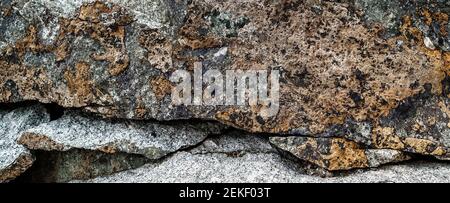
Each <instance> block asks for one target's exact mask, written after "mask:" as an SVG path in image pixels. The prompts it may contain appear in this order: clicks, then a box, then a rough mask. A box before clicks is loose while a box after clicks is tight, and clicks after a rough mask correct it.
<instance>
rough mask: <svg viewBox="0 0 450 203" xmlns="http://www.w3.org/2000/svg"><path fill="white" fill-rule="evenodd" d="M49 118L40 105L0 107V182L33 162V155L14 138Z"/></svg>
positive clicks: (14, 176)
mask: <svg viewBox="0 0 450 203" xmlns="http://www.w3.org/2000/svg"><path fill="white" fill-rule="evenodd" d="M49 120H50V116H49V115H48V114H47V113H46V110H45V108H44V107H43V106H42V105H32V106H29V107H24V108H16V109H13V110H2V109H0V182H6V181H10V180H12V179H14V178H16V177H17V176H19V175H20V174H22V173H23V172H24V171H25V170H26V169H28V168H29V167H30V166H31V165H32V164H33V161H34V156H33V155H32V154H31V153H30V152H29V151H28V149H26V148H25V147H23V146H21V145H19V144H17V143H16V140H17V139H18V138H19V137H20V135H21V133H22V131H24V130H26V129H28V128H31V127H33V126H37V125H39V124H41V123H43V122H48V121H49Z"/></svg>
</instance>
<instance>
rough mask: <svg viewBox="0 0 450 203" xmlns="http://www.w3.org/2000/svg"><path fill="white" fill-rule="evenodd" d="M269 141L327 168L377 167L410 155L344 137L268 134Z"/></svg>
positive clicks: (331, 169)
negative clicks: (374, 147) (276, 135)
mask: <svg viewBox="0 0 450 203" xmlns="http://www.w3.org/2000/svg"><path fill="white" fill-rule="evenodd" d="M270 143H272V144H273V145H274V146H276V147H277V148H279V149H280V150H283V151H287V152H289V153H291V154H293V155H294V156H295V157H297V158H299V159H302V160H306V161H309V162H311V163H314V164H316V165H318V166H320V167H322V168H325V169H327V170H330V171H338V170H349V169H355V168H369V167H378V166H380V165H382V164H386V163H393V162H400V161H405V160H408V159H410V158H411V157H410V156H408V155H407V154H405V153H403V152H401V151H397V150H391V149H367V147H366V146H362V145H359V144H357V143H355V142H352V141H349V140H346V139H344V138H307V137H271V138H270Z"/></svg>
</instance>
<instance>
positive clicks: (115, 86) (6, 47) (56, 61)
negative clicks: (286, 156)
mask: <svg viewBox="0 0 450 203" xmlns="http://www.w3.org/2000/svg"><path fill="white" fill-rule="evenodd" d="M308 2H309V1H308ZM313 2H315V1H313ZM318 2H321V3H305V1H300V0H298V1H297V0H283V1H264V0H256V1H253V0H252V1H240V0H239V1H236V0H228V1H220V2H217V1H213V0H194V1H189V2H187V1H170V0H167V1H162V0H152V1H146V4H145V5H146V6H147V7H149V9H146V8H144V7H136V6H135V5H140V4H141V1H138V0H113V1H108V2H107V3H100V2H92V1H75V2H72V1H65V0H59V1H58V2H51V1H47V0H33V1H29V0H8V1H2V5H1V7H2V10H4V11H3V12H2V22H1V26H2V27H5V29H6V30H7V31H6V32H3V33H2V35H4V36H3V39H4V40H3V42H2V44H3V45H2V47H3V48H2V49H1V53H2V54H1V55H0V56H1V58H0V66H1V67H2V71H1V72H0V83H2V85H0V92H1V93H2V94H1V97H0V101H3V102H17V101H23V100H39V101H41V102H56V103H58V104H60V105H62V106H65V107H82V108H84V109H85V110H88V111H92V112H97V113H99V114H102V115H104V116H109V117H121V118H133V119H144V118H155V119H158V120H172V119H188V118H202V119H215V120H218V121H221V122H223V123H226V124H229V125H233V126H235V127H239V128H242V129H245V130H248V131H252V132H272V133H292V134H308V135H316V134H319V133H323V132H325V131H326V130H327V129H328V128H329V127H331V126H334V125H342V124H344V123H345V122H346V121H347V120H355V121H358V122H362V121H367V122H369V123H372V124H376V122H377V121H378V120H379V119H380V118H381V117H384V116H387V115H388V114H389V113H390V112H391V110H393V109H394V108H396V107H398V106H399V105H400V104H401V103H402V101H405V100H407V99H408V98H411V97H413V96H415V95H417V94H419V93H423V92H424V91H426V88H425V86H427V85H428V86H429V87H430V88H431V90H430V91H431V93H432V94H434V95H441V94H442V92H443V91H444V90H445V88H448V87H447V86H444V85H443V83H442V81H443V80H444V79H445V77H446V75H448V74H447V73H448V64H449V63H448V60H449V58H450V57H449V56H450V55H449V54H448V53H447V52H446V51H445V50H446V49H445V47H446V43H447V42H448V37H447V36H448V35H447V33H448V32H447V29H448V28H447V27H448V26H447V25H448V8H449V5H448V4H447V3H441V2H439V1H436V2H434V1H433V2H430V3H423V2H425V1H417V2H414V1H405V2H403V3H389V4H387V5H383V4H382V3H383V2H386V1H383V2H378V1H371V0H359V1H356V3H352V1H348V2H346V1H343V2H341V3H338V2H330V1H318ZM426 2H428V1H426ZM82 3H83V4H82ZM384 7H387V8H389V9H388V10H385V9H383V8H384ZM28 11H30V12H28ZM31 11H32V12H31ZM396 11H402V12H396ZM380 21H381V25H384V26H376V25H373V24H377V23H376V22H380ZM371 22H375V23H371ZM397 25H398V26H397ZM304 28H307V29H304ZM394 28H396V33H397V35H394V36H393V37H389V38H383V37H380V33H381V32H383V31H386V29H388V30H389V29H394ZM424 39H425V40H424ZM430 42H431V43H432V44H433V46H434V47H437V48H436V49H434V50H432V49H429V48H427V46H428V47H429V45H430V44H429V43H430ZM427 44H428V45H427ZM217 56H221V57H217ZM195 61H202V62H203V64H204V69H213V68H216V69H219V70H226V69H243V70H247V69H278V70H280V71H281V78H280V82H281V84H280V86H281V90H280V111H279V113H278V114H277V116H276V117H270V118H262V117H261V116H260V115H259V114H258V112H259V111H260V108H259V107H258V108H250V109H249V108H248V107H235V106H231V107H227V106H218V107H213V106H200V107H199V106H172V105H171V102H170V89H171V87H172V86H173V85H175V84H173V83H171V82H169V81H168V76H169V75H170V73H171V72H173V71H174V70H177V69H186V70H192V68H193V64H194V63H193V62H195ZM23 78H26V79H25V80H23ZM444 96H447V95H444Z"/></svg>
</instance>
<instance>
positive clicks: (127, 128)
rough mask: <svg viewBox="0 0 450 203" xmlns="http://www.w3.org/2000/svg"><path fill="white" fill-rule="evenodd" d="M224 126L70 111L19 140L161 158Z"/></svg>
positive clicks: (43, 146)
mask: <svg viewBox="0 0 450 203" xmlns="http://www.w3.org/2000/svg"><path fill="white" fill-rule="evenodd" d="M223 129H224V126H222V125H217V124H214V123H211V122H201V123H198V124H189V123H188V122H179V123H176V124H172V125H170V124H162V123H157V122H148V121H128V120H112V119H101V118H96V117H92V116H86V115H83V114H80V112H77V111H67V112H66V113H65V114H64V115H63V116H62V117H61V118H59V119H57V120H54V121H52V122H49V123H43V124H41V125H38V126H36V127H34V128H30V129H27V130H26V131H24V132H23V133H22V135H21V136H20V138H19V140H18V143H20V144H22V145H24V146H25V147H27V148H29V149H32V150H45V151H68V150H70V149H85V150H93V151H101V152H104V153H110V154H113V153H117V152H123V153H128V154H139V155H143V156H145V157H147V158H148V159H159V158H161V157H163V156H166V155H167V154H169V153H173V152H175V151H178V150H181V149H184V148H187V147H190V146H194V145H197V144H198V143H200V142H202V141H203V140H204V139H205V138H206V137H207V136H208V135H212V134H217V133H220V132H221V130H223Z"/></svg>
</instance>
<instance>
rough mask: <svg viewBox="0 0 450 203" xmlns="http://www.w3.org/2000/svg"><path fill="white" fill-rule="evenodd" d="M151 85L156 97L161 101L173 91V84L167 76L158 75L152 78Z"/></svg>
mask: <svg viewBox="0 0 450 203" xmlns="http://www.w3.org/2000/svg"><path fill="white" fill-rule="evenodd" d="M150 87H151V88H152V90H153V93H154V94H155V96H156V98H157V99H158V100H159V101H160V100H162V99H163V98H164V97H165V96H166V95H170V94H171V93H172V88H173V84H172V83H171V82H170V81H169V80H167V78H165V77H162V76H158V77H156V78H154V79H152V80H150Z"/></svg>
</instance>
